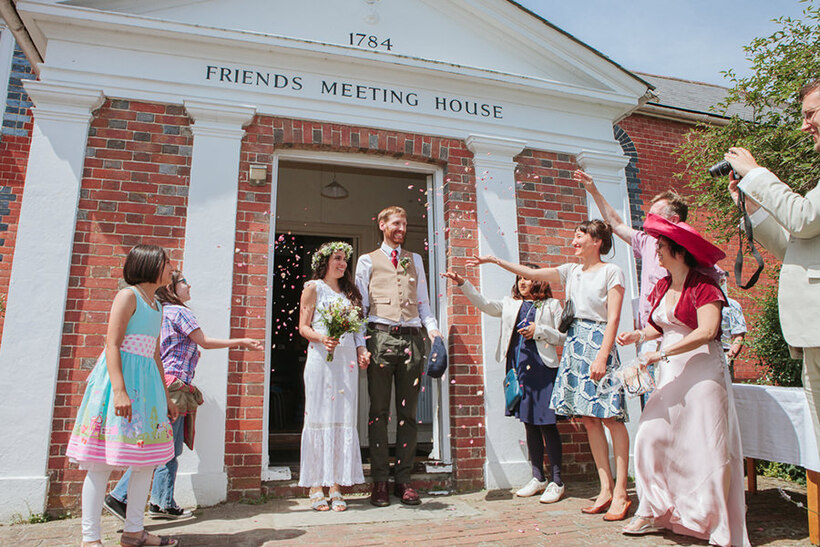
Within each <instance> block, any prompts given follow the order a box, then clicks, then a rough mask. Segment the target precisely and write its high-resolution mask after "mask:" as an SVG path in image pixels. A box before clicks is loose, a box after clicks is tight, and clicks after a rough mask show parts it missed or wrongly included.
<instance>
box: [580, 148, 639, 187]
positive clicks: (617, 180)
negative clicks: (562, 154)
mask: <svg viewBox="0 0 820 547" xmlns="http://www.w3.org/2000/svg"><path fill="white" fill-rule="evenodd" d="M575 159H576V161H577V162H578V166H579V167H580V168H581V169H583V170H584V171H586V172H587V173H589V174H590V175H592V176H593V177H594V178H595V180H596V181H598V182H609V183H612V184H621V183H622V182H623V175H622V173H621V171H623V169H624V167H626V166H627V164H628V163H629V158H627V157H626V156H625V155H623V154H614V153H609V152H601V151H599V150H582V151H581V152H579V153H578V154H577V155H576V157H575Z"/></svg>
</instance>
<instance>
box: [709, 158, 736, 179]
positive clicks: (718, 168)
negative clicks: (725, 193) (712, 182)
mask: <svg viewBox="0 0 820 547" xmlns="http://www.w3.org/2000/svg"><path fill="white" fill-rule="evenodd" d="M729 173H732V177H733V178H736V179H740V177H738V176H737V173H735V172H733V170H732V164H731V163H729V162H728V161H726V160H721V161H719V162H717V163H716V164H714V165H713V166H712V167H710V168H709V174H710V175H712V176H713V177H715V178H717V177H725V176H726V175H728V174H729Z"/></svg>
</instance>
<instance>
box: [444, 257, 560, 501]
mask: <svg viewBox="0 0 820 547" xmlns="http://www.w3.org/2000/svg"><path fill="white" fill-rule="evenodd" d="M442 277H446V278H448V279H451V280H452V281H454V282H455V283H456V284H457V285H458V287H459V288H460V289H461V291H462V292H463V293H464V296H466V297H467V298H468V299H469V300H470V302H472V303H473V304H474V305H475V306H476V307H477V308H478V309H480V310H481V311H483V312H484V313H486V314H488V315H492V316H493V317H500V318H501V336H500V338H499V340H498V348H497V349H496V359H497V360H498V361H502V360H504V361H506V371H507V372H509V370H510V369H511V368H515V371H516V373H517V374H518V381H519V383H520V384H521V388H522V391H523V397H522V398H521V401H520V402H519V403H518V406H517V407H516V408H515V409H513V410H510V409H507V411H506V415H507V416H515V417H516V418H518V419H519V420H521V422H522V423H523V424H524V429H525V431H526V435H527V452H528V453H529V454H528V455H529V459H530V464H531V465H532V479H531V480H530V482H528V483H527V484H526V485H524V486H523V487H522V488H520V489H519V490H518V491H517V492H516V495H517V496H520V497H529V496H534V495H535V494H538V493H541V492H543V494H542V495H541V498H540V501H541V502H542V503H554V502H556V501H558V500H560V499H561V498H562V497H563V496H564V491H565V487H564V483H563V482H562V481H561V460H562V447H561V436H560V435H559V433H558V426H557V424H556V416H555V411H554V410H552V409H551V408H550V398H551V397H552V387H553V383H554V382H555V375H556V372H557V370H558V354H557V353H556V351H555V346H557V345H559V344H563V343H564V339H565V338H566V336H565V335H564V334H562V333H560V332H558V323H559V321H560V319H561V304H559V302H558V301H557V300H556V299H554V298H552V291H551V290H550V286H549V283H543V282H538V281H536V282H533V281H531V280H529V279H525V278H524V277H521V276H516V278H515V283H514V284H513V287H512V291H511V292H512V296H508V297H505V298H504V299H503V300H487V299H486V298H484V296H483V295H482V294H481V293H479V292H478V291H477V290H476V289H475V287H473V285H472V284H471V283H470V282H469V281H465V280H464V278H463V277H462V276H460V275H459V274H457V273H454V272H452V271H448V272H447V273H444V274H442ZM544 444H546V447H547V455H548V456H549V462H550V467H551V471H552V477H551V478H552V480H551V481H547V478H546V476H545V475H544Z"/></svg>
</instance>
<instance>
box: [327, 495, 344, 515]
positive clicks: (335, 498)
mask: <svg viewBox="0 0 820 547" xmlns="http://www.w3.org/2000/svg"><path fill="white" fill-rule="evenodd" d="M329 495H330V507H331V509H333V510H334V511H336V512H337V513H341V512H342V511H347V502H346V501H345V500H344V498H342V493H341V492H339V491H338V490H336V491H334V492H330V493H329Z"/></svg>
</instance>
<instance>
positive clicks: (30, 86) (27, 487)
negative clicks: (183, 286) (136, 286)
mask: <svg viewBox="0 0 820 547" xmlns="http://www.w3.org/2000/svg"><path fill="white" fill-rule="evenodd" d="M24 85H25V88H26V91H27V92H28V94H29V96H30V97H31V100H32V101H33V103H34V105H35V106H34V108H33V109H32V112H33V114H34V127H33V129H32V139H31V150H30V152H29V156H28V165H27V167H26V181H25V187H24V190H23V200H22V204H21V207H20V221H19V224H18V228H17V239H16V242H15V250H14V259H13V262H12V269H11V278H10V280H9V291H8V296H7V304H6V319H5V325H4V328H3V340H2V344H0V377H2V381H0V401H2V404H0V423H2V424H3V440H2V442H0V520H2V521H7V520H9V519H11V518H13V517H14V515H15V514H20V515H22V516H24V517H27V516H28V515H29V513H42V512H43V511H44V509H45V505H46V500H47V495H48V456H49V446H50V443H51V421H52V412H53V409H54V395H55V390H56V386H57V370H58V367H59V358H60V346H61V343H62V335H63V319H64V317H65V302H66V292H67V290H68V276H69V266H70V265H71V254H72V250H73V246H74V229H75V226H76V220H77V205H78V202H79V198H80V183H81V180H82V170H83V161H84V159H85V149H86V142H87V141H88V126H89V122H90V121H91V112H92V111H93V110H94V109H95V108H97V107H99V106H100V105H101V104H102V101H103V94H102V92H101V91H99V90H95V89H87V88H81V87H76V86H73V85H71V86H69V85H62V84H53V83H45V82H40V81H33V80H27V81H26V82H25V84H24Z"/></svg>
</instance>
